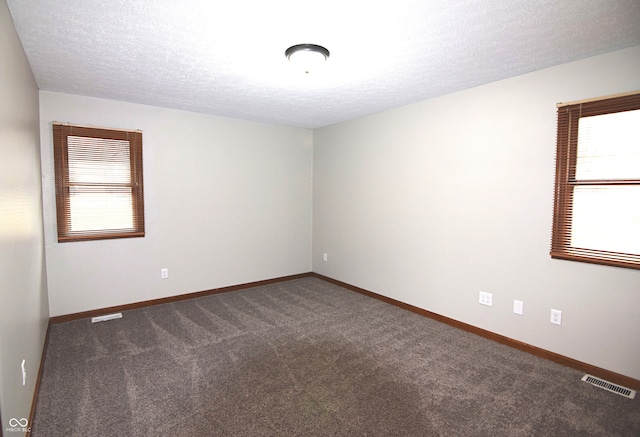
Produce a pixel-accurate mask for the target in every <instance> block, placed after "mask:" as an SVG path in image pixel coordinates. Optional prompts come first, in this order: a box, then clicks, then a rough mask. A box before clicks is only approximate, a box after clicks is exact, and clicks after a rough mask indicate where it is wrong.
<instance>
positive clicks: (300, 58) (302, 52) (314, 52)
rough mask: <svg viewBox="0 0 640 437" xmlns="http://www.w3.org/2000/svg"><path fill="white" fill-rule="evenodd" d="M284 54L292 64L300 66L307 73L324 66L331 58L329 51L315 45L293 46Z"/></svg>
mask: <svg viewBox="0 0 640 437" xmlns="http://www.w3.org/2000/svg"><path fill="white" fill-rule="evenodd" d="M284 54H285V56H286V57H287V59H289V61H290V62H292V63H293V64H295V65H297V66H299V67H300V69H302V70H303V71H304V72H305V73H309V72H310V71H311V70H313V69H314V68H317V67H319V66H320V65H322V64H324V63H325V61H326V60H327V59H328V58H329V50H327V49H326V48H324V47H322V46H319V45H315V44H298V45H295V46H291V47H289V48H288V49H287V50H286V51H285V52H284Z"/></svg>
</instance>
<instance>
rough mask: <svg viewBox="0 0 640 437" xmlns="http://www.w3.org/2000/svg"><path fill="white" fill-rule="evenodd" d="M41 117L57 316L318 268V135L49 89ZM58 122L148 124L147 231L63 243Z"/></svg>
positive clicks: (133, 126) (48, 250)
mask: <svg viewBox="0 0 640 437" xmlns="http://www.w3.org/2000/svg"><path fill="white" fill-rule="evenodd" d="M40 120H41V121H40V130H41V139H42V140H41V142H42V165H43V195H44V219H45V230H46V231H45V234H46V254H47V263H48V281H49V300H50V311H51V316H58V315H63V314H70V313H75V312H81V311H87V310H92V309H99V308H105V307H109V306H114V305H122V304H128V303H132V302H140V301H144V300H149V299H157V298H162V297H167V296H173V295H178V294H184V293H190V292H197V291H202V290H208V289H212V288H218V287H223V286H228V285H235V284H242V283H247V282H252V281H258V280H263V279H271V278H276V277H281V276H287V275H292V274H298V273H304V272H309V271H310V270H311V215H312V204H311V201H312V193H311V189H312V187H311V179H312V159H313V150H312V144H311V141H312V133H311V131H309V130H305V129H298V128H289V127H281V126H275V125H268V124H260V123H252V122H247V121H240V120H232V119H226V118H220V117H214V116H208V115H203V114H197V113H191V112H184V111H177V110H171V109H164V108H157V107H150V106H143V105H137V104H130V103H123V102H116V101H110V100H102V99H95V98H88V97H80V96H74V95H68V94H60V93H54V92H44V91H43V92H40ZM53 121H59V122H70V123H74V124H82V125H94V126H104V127H114V128H123V129H141V130H142V131H143V165H144V190H145V220H146V236H145V237H144V238H130V239H119V240H103V241H91V242H73V243H58V242H57V236H56V229H55V226H56V220H55V194H54V193H55V192H54V188H55V187H54V178H53V177H54V167H53V157H52V149H53V146H52V140H51V123H52V122H53ZM161 268H168V269H169V279H164V280H163V279H160V269H161Z"/></svg>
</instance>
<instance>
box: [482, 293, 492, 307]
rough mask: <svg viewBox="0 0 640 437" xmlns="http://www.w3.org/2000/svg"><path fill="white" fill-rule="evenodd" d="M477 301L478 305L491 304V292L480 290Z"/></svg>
mask: <svg viewBox="0 0 640 437" xmlns="http://www.w3.org/2000/svg"><path fill="white" fill-rule="evenodd" d="M479 302H480V305H487V306H493V294H491V293H486V292H484V291H481V292H480V300H479Z"/></svg>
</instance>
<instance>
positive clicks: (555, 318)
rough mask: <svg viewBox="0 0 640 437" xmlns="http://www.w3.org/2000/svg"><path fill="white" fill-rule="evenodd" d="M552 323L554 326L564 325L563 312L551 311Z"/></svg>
mask: <svg viewBox="0 0 640 437" xmlns="http://www.w3.org/2000/svg"><path fill="white" fill-rule="evenodd" d="M551 323H553V324H554V325H562V311H560V310H554V309H552V310H551Z"/></svg>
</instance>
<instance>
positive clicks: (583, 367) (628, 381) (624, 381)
mask: <svg viewBox="0 0 640 437" xmlns="http://www.w3.org/2000/svg"><path fill="white" fill-rule="evenodd" d="M311 276H313V277H315V278H318V279H322V280H324V281H326V282H329V283H332V284H335V285H338V286H340V287H343V288H346V289H347V290H351V291H355V292H357V293H360V294H364V295H365V296H369V297H373V298H375V299H378V300H381V301H383V302H386V303H389V304H391V305H394V306H396V307H399V308H403V309H405V310H408V311H411V312H413V313H416V314H420V315H421V316H424V317H429V318H430V319H434V320H437V321H438V322H442V323H446V324H447V325H450V326H453V327H454V328H459V329H462V330H464V331H467V332H470V333H472V334H476V335H479V336H481V337H484V338H487V339H489V340H493V341H496V342H498V343H501V344H504V345H507V346H510V347H512V348H515V349H518V350H521V351H524V352H528V353H530V354H532V355H535V356H538V357H540V358H544V359H547V360H550V361H553V362H556V363H558V364H562V365H563V366H567V367H571V368H573V369H577V370H580V371H582V372H585V373H589V374H591V375H593V376H597V377H599V378H602V379H605V380H607V381H610V382H613V383H616V384H620V385H622V386H625V387H628V388H631V389H634V390H640V380H637V379H634V378H630V377H628V376H625V375H621V374H619V373H615V372H612V371H610V370H606V369H603V368H601V367H596V366H593V365H591V364H587V363H583V362H582V361H578V360H574V359H573V358H569V357H565V356H564V355H560V354H557V353H555V352H551V351H548V350H545V349H542V348H539V347H537V346H532V345H530V344H527V343H523V342H521V341H518V340H514V339H512V338H509V337H505V336H503V335H500V334H496V333H494V332H491V331H487V330H486V329H482V328H478V327H477V326H473V325H469V324H467V323H463V322H460V321H458V320H454V319H451V318H449V317H445V316H442V315H440V314H436V313H433V312H431V311H427V310H425V309H422V308H419V307H416V306H413V305H409V304H407V303H404V302H401V301H399V300H396V299H392V298H390V297H386V296H382V295H380V294H377V293H374V292H372V291H369V290H365V289H363V288H360V287H356V286H354V285H351V284H347V283H346V282H342V281H338V280H336V279H333V278H329V277H327V276H324V275H320V274H318V273H312V274H311Z"/></svg>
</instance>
